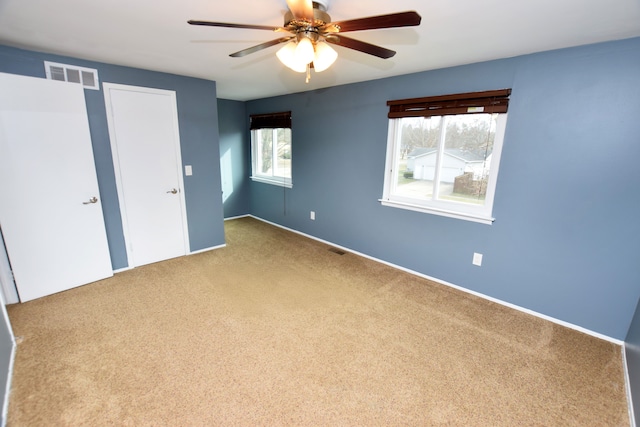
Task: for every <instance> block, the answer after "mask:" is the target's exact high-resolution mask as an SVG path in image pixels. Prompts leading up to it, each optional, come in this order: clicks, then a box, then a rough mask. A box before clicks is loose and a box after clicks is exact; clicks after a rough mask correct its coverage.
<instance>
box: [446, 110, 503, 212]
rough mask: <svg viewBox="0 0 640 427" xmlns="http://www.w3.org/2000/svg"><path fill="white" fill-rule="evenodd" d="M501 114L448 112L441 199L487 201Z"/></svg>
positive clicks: (471, 201) (480, 202)
mask: <svg viewBox="0 0 640 427" xmlns="http://www.w3.org/2000/svg"><path fill="white" fill-rule="evenodd" d="M497 116H498V115H497V114H460V115H456V116H445V117H446V120H445V123H446V126H445V134H444V150H443V152H442V157H441V159H440V161H441V165H440V175H439V177H438V186H437V187H438V192H437V194H438V196H437V198H438V199H440V200H451V201H456V202H463V203H473V204H478V205H483V204H484V200H485V197H486V195H487V183H488V180H489V164H490V162H491V152H492V151H493V141H494V137H495V133H496V120H497Z"/></svg>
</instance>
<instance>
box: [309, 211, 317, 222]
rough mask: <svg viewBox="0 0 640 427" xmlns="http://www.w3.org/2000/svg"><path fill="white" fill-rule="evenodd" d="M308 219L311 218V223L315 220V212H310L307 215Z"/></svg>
mask: <svg viewBox="0 0 640 427" xmlns="http://www.w3.org/2000/svg"><path fill="white" fill-rule="evenodd" d="M309 218H311V220H312V221H315V220H316V213H315V211H311V214H309Z"/></svg>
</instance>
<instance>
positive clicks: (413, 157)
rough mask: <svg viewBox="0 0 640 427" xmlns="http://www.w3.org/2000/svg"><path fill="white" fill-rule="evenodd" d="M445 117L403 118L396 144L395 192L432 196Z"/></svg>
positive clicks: (406, 195)
mask: <svg viewBox="0 0 640 427" xmlns="http://www.w3.org/2000/svg"><path fill="white" fill-rule="evenodd" d="M441 128H442V117H438V116H436V117H430V118H422V117H417V118H404V119H401V121H400V129H399V131H398V132H399V135H398V137H399V138H400V140H399V142H400V143H399V144H397V145H396V147H397V149H398V152H397V153H396V159H397V161H396V168H395V170H396V171H398V173H397V175H396V176H395V178H396V180H397V182H396V190H395V194H396V195H397V196H402V197H411V198H415V199H422V200H425V199H426V200H431V199H432V197H433V181H434V178H435V171H436V159H437V156H438V145H439V142H440V133H441Z"/></svg>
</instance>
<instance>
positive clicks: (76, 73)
mask: <svg viewBox="0 0 640 427" xmlns="http://www.w3.org/2000/svg"><path fill="white" fill-rule="evenodd" d="M44 69H45V71H46V73H47V78H48V79H49V80H59V81H62V82H69V83H78V84H81V85H82V86H83V87H84V88H85V89H93V90H100V82H99V81H98V70H94V69H93V68H83V67H78V66H75V65H68V64H58V63H55V62H49V61H44Z"/></svg>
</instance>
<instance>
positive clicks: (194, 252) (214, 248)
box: [187, 243, 227, 255]
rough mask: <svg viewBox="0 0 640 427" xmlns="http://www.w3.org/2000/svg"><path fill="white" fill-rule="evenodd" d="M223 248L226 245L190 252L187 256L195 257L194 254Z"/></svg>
mask: <svg viewBox="0 0 640 427" xmlns="http://www.w3.org/2000/svg"><path fill="white" fill-rule="evenodd" d="M225 246H227V244H226V243H223V244H221V245H218V246H211V247H209V248H204V249H198V250H197V251H191V252H189V253H188V254H187V255H195V254H201V253H202V252H209V251H214V250H216V249H220V248H224V247H225Z"/></svg>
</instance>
